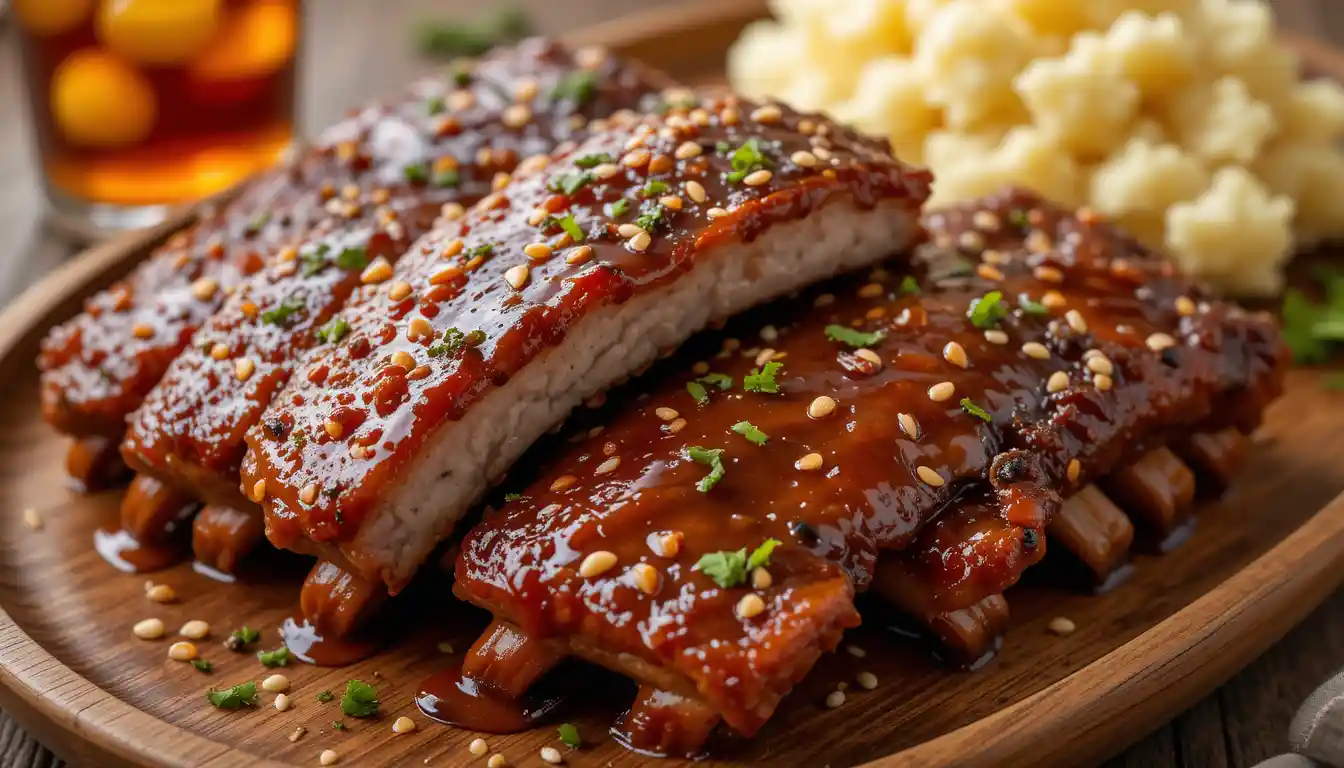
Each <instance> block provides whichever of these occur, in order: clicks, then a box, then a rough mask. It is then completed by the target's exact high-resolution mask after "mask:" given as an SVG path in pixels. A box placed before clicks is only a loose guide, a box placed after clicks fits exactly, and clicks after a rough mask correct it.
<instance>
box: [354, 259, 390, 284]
mask: <svg viewBox="0 0 1344 768" xmlns="http://www.w3.org/2000/svg"><path fill="white" fill-rule="evenodd" d="M391 277H392V265H391V264H388V263H387V259H384V258H383V257H382V256H379V257H378V258H376V259H374V260H373V263H372V264H370V265H369V266H367V267H365V268H364V271H363V272H361V273H360V275H359V281H360V282H361V283H363V284H364V285H372V284H375V283H381V282H384V281H386V280H388V279H389V278H391Z"/></svg>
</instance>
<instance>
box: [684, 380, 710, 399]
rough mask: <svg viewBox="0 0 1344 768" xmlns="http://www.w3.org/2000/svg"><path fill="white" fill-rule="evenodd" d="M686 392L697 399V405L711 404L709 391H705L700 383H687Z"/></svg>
mask: <svg viewBox="0 0 1344 768" xmlns="http://www.w3.org/2000/svg"><path fill="white" fill-rule="evenodd" d="M686 391H687V392H690V393H691V397H693V398H695V402H697V403H708V402H709V391H708V390H706V389H705V385H704V384H701V383H700V382H698V381H688V382H686Z"/></svg>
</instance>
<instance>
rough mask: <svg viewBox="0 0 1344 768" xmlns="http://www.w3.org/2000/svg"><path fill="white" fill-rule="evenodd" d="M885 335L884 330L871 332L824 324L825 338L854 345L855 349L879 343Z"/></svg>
mask: <svg viewBox="0 0 1344 768" xmlns="http://www.w3.org/2000/svg"><path fill="white" fill-rule="evenodd" d="M886 337H887V334H886V332H885V331H873V332H872V333H864V332H863V331H856V330H854V329H853V328H849V327H847V326H843V325H828V326H826V338H828V339H830V340H831V341H838V342H840V343H841V344H848V345H849V346H851V347H854V348H855V349H858V348H859V347H871V346H873V345H874V344H879V343H881V341H882V340H883V339H885V338H886Z"/></svg>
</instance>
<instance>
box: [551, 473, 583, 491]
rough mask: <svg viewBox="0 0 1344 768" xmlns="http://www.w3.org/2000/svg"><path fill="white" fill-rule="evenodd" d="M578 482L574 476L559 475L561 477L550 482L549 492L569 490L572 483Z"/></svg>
mask: <svg viewBox="0 0 1344 768" xmlns="http://www.w3.org/2000/svg"><path fill="white" fill-rule="evenodd" d="M578 481H579V478H577V477H575V476H573V475H561V476H559V477H557V478H555V480H554V481H552V482H551V490H552V491H563V490H565V489H566V488H569V487H570V486H572V485H574V483H576V482H578Z"/></svg>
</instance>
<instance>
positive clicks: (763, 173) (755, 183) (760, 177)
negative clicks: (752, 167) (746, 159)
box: [742, 168, 775, 187]
mask: <svg viewBox="0 0 1344 768" xmlns="http://www.w3.org/2000/svg"><path fill="white" fill-rule="evenodd" d="M774 177H775V174H774V173H773V172H771V171H768V170H766V169H764V168H762V169H761V170H759V171H752V172H751V173H748V174H747V175H746V176H745V177H743V179H742V183H743V184H746V185H747V186H748V187H759V186H761V185H762V184H769V183H770V179H772V178H774Z"/></svg>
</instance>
